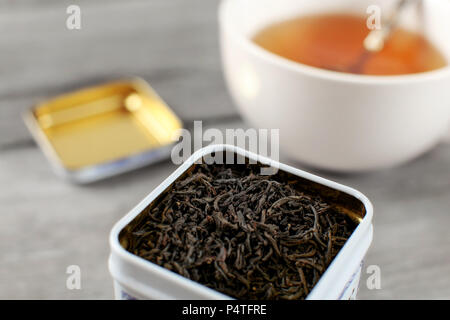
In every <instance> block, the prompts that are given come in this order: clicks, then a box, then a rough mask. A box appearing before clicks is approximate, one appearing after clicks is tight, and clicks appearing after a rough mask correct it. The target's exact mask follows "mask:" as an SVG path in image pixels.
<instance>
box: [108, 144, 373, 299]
mask: <svg viewBox="0 0 450 320" xmlns="http://www.w3.org/2000/svg"><path fill="white" fill-rule="evenodd" d="M213 154H214V155H215V156H216V155H217V154H223V155H225V156H228V155H230V156H232V157H241V158H242V159H244V160H245V161H253V163H257V164H258V165H260V166H261V167H268V168H277V169H278V170H277V172H275V173H274V174H276V175H279V178H281V179H282V180H284V181H285V182H288V183H289V184H290V185H291V186H292V187H294V188H295V189H297V190H299V191H302V192H304V193H305V194H310V195H318V196H320V197H321V198H323V199H325V200H326V201H327V202H329V203H330V204H332V205H333V206H334V208H335V209H336V210H337V211H338V212H339V214H342V215H345V216H348V217H349V218H350V219H351V220H353V221H354V222H355V228H354V230H353V232H352V234H351V236H350V237H349V238H348V239H347V240H346V241H345V244H344V245H343V247H342V248H341V249H340V250H339V252H338V253H337V255H336V256H335V258H334V259H333V261H332V262H331V264H330V265H329V266H328V268H327V269H326V270H325V272H324V273H323V274H322V275H321V276H320V278H319V279H318V282H317V283H316V284H315V286H314V288H313V289H312V291H310V292H309V294H308V295H307V297H306V299H312V300H314V299H338V300H345V299H354V298H355V297H356V294H357V291H358V284H359V279H360V275H361V270H362V265H363V260H364V257H365V255H366V252H367V250H368V248H369V246H370V243H371V241H372V235H373V227H372V215H373V207H372V204H371V203H370V201H369V199H368V198H367V197H366V196H364V195H363V194H362V193H360V192H359V191H357V190H355V189H352V188H350V187H347V186H344V185H340V184H338V183H336V182H333V181H330V180H327V179H324V178H321V177H319V176H315V175H312V174H310V173H307V172H305V171H302V170H299V169H296V168H293V167H291V166H288V165H285V164H282V163H279V162H277V161H275V160H272V159H269V158H266V157H263V156H261V155H257V154H254V153H251V152H249V151H246V150H243V149H240V148H238V147H235V146H230V145H210V146H207V147H205V148H203V149H200V150H198V151H197V152H195V153H194V154H193V155H192V156H191V157H190V158H189V159H187V160H186V161H185V162H184V163H183V164H182V165H181V166H180V167H179V168H178V169H177V170H175V172H173V174H171V175H170V176H169V177H168V178H167V179H166V180H165V181H163V182H162V183H161V184H160V185H159V186H158V187H156V188H155V189H154V190H153V191H152V192H151V193H150V194H149V195H148V196H147V197H146V198H144V199H143V200H142V201H141V202H140V203H139V204H138V205H137V206H136V207H134V208H133V209H132V210H131V211H130V212H129V213H128V214H127V215H125V216H124V217H123V218H122V219H120V220H119V221H118V222H117V223H116V224H115V226H114V227H113V229H112V230H111V233H110V239H109V240H110V247H111V255H110V258H109V270H110V273H111V275H112V277H113V280H114V291H115V297H116V299H190V300H192V299H233V298H232V297H231V296H229V295H227V294H224V293H222V292H219V291H217V290H214V289H212V288H210V287H207V286H206V285H204V284H201V283H200V282H196V281H194V280H191V279H189V278H187V277H184V276H183V275H181V274H178V273H176V272H173V271H171V270H169V269H167V268H166V267H164V266H160V265H158V264H157V263H155V262H151V261H148V260H146V259H144V258H142V257H140V256H138V255H136V254H134V253H132V252H130V251H128V250H127V247H128V244H129V243H130V242H129V240H130V238H129V237H128V236H127V234H128V235H129V234H130V231H131V232H134V226H135V225H137V224H140V222H141V221H143V220H142V219H145V218H146V217H148V216H149V212H150V211H149V210H153V209H154V208H155V205H157V204H158V203H160V201H161V200H163V199H165V198H166V195H167V192H170V190H171V189H172V188H173V186H174V184H175V183H176V182H177V181H180V180H181V179H185V178H186V177H187V176H188V175H189V174H190V173H191V172H192V171H193V170H194V169H195V167H196V166H197V164H198V161H201V160H202V159H204V157H210V156H211V155H213ZM215 156H214V157H215ZM227 159H228V158H227ZM212 165H214V164H212ZM208 201H209V200H208ZM157 228H158V229H160V228H163V227H162V226H161V225H158V226H157ZM155 230H157V229H155ZM138 232H139V231H138ZM147 244H148V242H147ZM155 250H156V249H155ZM169 253H170V254H173V252H170V251H169Z"/></svg>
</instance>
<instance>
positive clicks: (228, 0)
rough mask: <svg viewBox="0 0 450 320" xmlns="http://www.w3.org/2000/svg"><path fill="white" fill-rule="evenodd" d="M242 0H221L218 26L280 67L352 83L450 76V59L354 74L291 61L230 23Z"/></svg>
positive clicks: (421, 79) (434, 79)
mask: <svg viewBox="0 0 450 320" xmlns="http://www.w3.org/2000/svg"><path fill="white" fill-rule="evenodd" d="M238 1H239V0H221V2H220V5H219V25H220V28H221V31H222V32H227V33H228V34H229V35H230V36H233V37H234V39H235V40H236V41H239V43H240V44H241V45H242V46H243V47H244V49H245V50H248V52H250V53H251V54H253V55H256V56H258V57H260V58H261V59H263V60H265V61H266V62H268V63H272V64H275V65H277V66H279V67H280V68H284V69H288V70H290V71H294V72H299V73H303V74H306V75H309V76H311V77H316V78H322V79H327V80H334V81H339V82H350V83H358V84H378V85H382V84H389V85H392V84H402V85H403V84H408V83H413V82H424V81H430V80H432V81H437V80H440V79H442V78H445V77H450V61H449V60H448V59H446V60H447V61H446V62H447V65H446V66H444V67H442V68H439V69H435V70H431V71H425V72H420V73H409V74H401V75H365V74H352V73H345V72H338V71H332V70H327V69H321V68H318V67H313V66H309V65H306V64H303V63H301V62H297V61H293V60H289V59H287V58H284V57H282V56H280V55H278V54H275V53H272V52H270V51H268V50H267V49H264V48H262V47H261V46H259V45H257V44H256V43H254V42H253V41H252V40H251V39H250V38H249V37H248V36H245V35H244V34H243V33H242V32H241V31H239V30H237V29H236V27H235V26H234V24H233V23H230V19H227V17H226V13H227V12H226V10H227V9H228V8H227V6H230V5H231V4H232V3H233V2H238Z"/></svg>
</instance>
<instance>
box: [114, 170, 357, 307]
mask: <svg viewBox="0 0 450 320" xmlns="http://www.w3.org/2000/svg"><path fill="white" fill-rule="evenodd" d="M259 172H260V166H258V165H250V164H246V165H233V166H232V165H205V164H202V165H196V166H195V168H194V169H193V170H192V171H191V172H190V173H189V174H188V175H186V176H184V177H183V178H182V179H179V180H178V181H176V182H175V183H174V184H173V186H172V187H171V189H169V190H168V191H167V192H166V193H165V194H164V195H163V196H162V198H161V199H159V201H157V203H156V204H155V205H154V206H151V207H149V208H148V209H147V210H146V211H145V212H144V213H142V214H141V217H140V218H139V220H138V221H137V222H136V223H135V224H134V225H130V227H129V228H127V229H126V232H125V234H123V235H122V236H121V237H122V239H121V243H122V245H123V246H124V247H125V248H126V249H127V250H128V251H130V252H131V253H133V254H135V255H138V256H140V257H142V258H144V259H146V260H149V261H151V262H153V263H156V264H158V265H160V266H162V267H164V268H167V269H169V270H171V271H173V272H176V273H178V274H180V275H182V276H184V277H186V278H189V279H191V280H194V281H197V282H199V283H201V284H203V285H205V286H208V287H210V288H213V289H215V290H218V291H220V292H222V293H224V294H226V295H229V296H231V297H234V298H238V299H289V300H292V299H304V298H305V297H306V296H307V295H308V293H309V292H310V291H311V290H312V288H313V287H314V285H315V284H316V283H317V281H318V280H319V278H320V276H321V275H322V273H323V272H324V271H325V270H326V268H327V267H328V265H329V264H330V263H331V261H332V260H333V258H334V257H335V256H336V254H337V253H338V252H339V250H340V249H341V247H342V246H343V245H344V243H345V241H346V240H347V239H348V237H349V236H350V235H351V233H352V231H353V230H354V228H355V223H354V222H353V221H352V220H351V219H349V218H348V217H347V216H346V215H343V214H341V213H339V212H337V211H336V210H335V209H334V207H333V206H332V205H330V204H328V203H327V202H325V201H324V199H322V198H321V197H320V196H318V195H313V194H306V193H304V192H300V191H298V190H296V189H294V188H293V187H292V186H291V185H290V184H289V183H287V182H286V181H282V180H281V179H279V177H278V176H276V175H275V176H262V175H260V174H259Z"/></svg>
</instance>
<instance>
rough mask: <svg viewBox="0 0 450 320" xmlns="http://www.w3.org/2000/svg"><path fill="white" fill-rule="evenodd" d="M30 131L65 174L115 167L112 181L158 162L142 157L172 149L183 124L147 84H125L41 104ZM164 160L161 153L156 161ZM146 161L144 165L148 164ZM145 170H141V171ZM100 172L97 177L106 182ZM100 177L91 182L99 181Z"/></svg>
mask: <svg viewBox="0 0 450 320" xmlns="http://www.w3.org/2000/svg"><path fill="white" fill-rule="evenodd" d="M26 120H27V124H28V126H29V128H30V131H31V132H32V134H33V135H34V137H35V138H36V140H37V142H38V144H39V145H40V147H41V148H42V149H43V150H44V152H45V154H46V155H47V156H48V158H49V160H50V161H51V162H52V163H53V164H54V165H57V166H58V167H59V169H63V171H65V172H66V173H68V172H72V173H76V172H79V171H82V170H86V168H89V169H91V170H90V171H91V172H92V168H97V169H99V168H101V167H102V166H108V167H109V168H111V164H115V166H113V168H115V169H114V170H113V171H111V170H110V172H109V174H108V176H111V175H114V173H115V172H117V173H120V172H123V171H127V168H126V166H130V168H129V169H130V170H131V169H132V168H134V167H138V166H136V161H124V160H127V159H130V158H134V159H139V161H141V162H142V163H141V164H142V165H144V164H149V163H151V162H154V161H153V160H156V157H143V156H142V155H144V154H148V153H149V152H151V151H157V150H165V151H164V157H168V156H169V154H170V148H167V147H168V146H170V145H171V144H172V143H173V139H174V138H176V135H177V133H178V132H179V131H178V130H179V129H181V128H182V123H181V121H180V119H179V118H178V117H177V116H176V115H175V114H174V113H173V111H172V110H171V109H170V108H169V107H168V106H167V105H166V104H165V102H164V101H163V100H162V99H161V98H160V97H159V96H158V95H157V94H156V92H155V91H154V90H153V89H152V88H151V87H150V86H149V85H148V84H147V83H146V82H145V81H144V80H142V79H132V80H123V81H116V82H111V83H107V84H104V85H100V86H95V87H90V88H86V89H83V90H80V91H76V92H73V93H68V94H65V95H62V96H59V97H56V98H53V99H51V100H48V101H45V102H43V103H40V104H38V105H36V106H35V107H34V108H33V109H32V110H30V112H29V113H28V115H27V117H26ZM157 158H158V159H157V160H160V159H161V154H160V153H159V156H158V157H157ZM144 162H145V163H144ZM142 165H141V166H142ZM100 172H101V170H99V171H98V173H99V174H98V178H99V179H100V178H101V177H102V174H101V173H100ZM95 175H96V174H95V173H94V175H93V176H92V174H91V178H90V180H97V179H96V178H97V177H96V176H95Z"/></svg>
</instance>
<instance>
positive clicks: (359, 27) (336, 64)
mask: <svg viewBox="0 0 450 320" xmlns="http://www.w3.org/2000/svg"><path fill="white" fill-rule="evenodd" d="M369 31H370V30H369V29H368V28H367V26H366V18H365V17H358V16H353V15H346V14H327V15H313V16H304V17H299V18H295V19H292V20H287V21H283V22H281V23H277V24H274V25H271V26H269V27H267V28H265V29H263V30H261V31H260V32H259V33H257V34H256V35H255V36H254V38H253V41H254V42H255V43H256V44H258V45H260V46H261V47H263V48H265V49H266V50H268V51H271V52H273V53H275V54H277V55H280V56H282V57H285V58H287V59H290V60H293V61H296V62H300V63H303V64H306V65H309V66H313V67H318V68H323V69H329V70H333V71H341V72H351V73H359V74H366V75H400V74H410V73H419V72H425V71H431V70H435V69H439V68H442V67H444V66H446V65H447V62H446V59H445V58H444V56H443V55H442V54H441V53H440V52H439V51H438V50H437V49H436V48H435V47H434V46H433V45H432V44H431V43H430V42H429V41H428V40H427V39H426V38H424V37H423V36H422V35H420V34H418V33H414V32H410V31H407V30H405V29H402V28H400V27H398V28H396V29H395V30H394V31H393V33H392V35H391V36H390V38H389V39H388V41H387V42H386V43H385V46H384V48H383V50H381V51H380V52H378V53H373V54H370V55H369V56H368V57H367V59H366V60H364V64H363V65H362V66H361V68H359V70H358V71H357V72H354V71H351V69H352V68H351V66H352V65H354V64H355V62H356V61H358V59H359V58H360V57H361V54H363V53H364V51H365V50H364V47H363V41H364V38H365V37H366V36H367V34H368V33H369Z"/></svg>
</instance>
